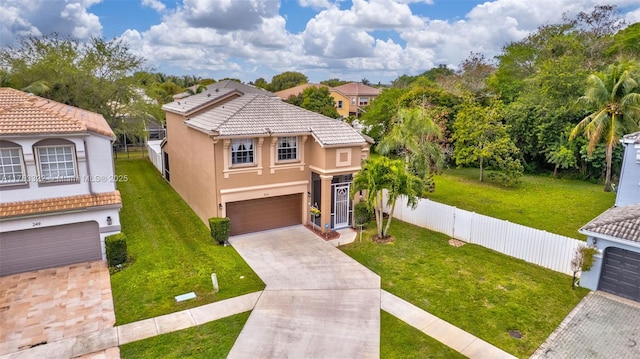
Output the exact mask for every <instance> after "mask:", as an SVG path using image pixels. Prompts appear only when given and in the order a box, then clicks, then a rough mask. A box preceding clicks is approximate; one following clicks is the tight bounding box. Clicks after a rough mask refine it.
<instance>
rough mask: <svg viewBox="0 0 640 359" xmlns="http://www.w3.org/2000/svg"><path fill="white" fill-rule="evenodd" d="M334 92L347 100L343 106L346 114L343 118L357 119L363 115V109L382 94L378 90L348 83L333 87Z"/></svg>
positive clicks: (357, 83)
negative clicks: (352, 117) (354, 117)
mask: <svg viewBox="0 0 640 359" xmlns="http://www.w3.org/2000/svg"><path fill="white" fill-rule="evenodd" d="M334 90H335V91H338V92H339V93H341V94H342V95H344V96H345V97H347V98H348V103H346V104H344V107H345V108H346V109H347V110H348V113H347V116H344V117H348V116H356V117H359V116H360V114H362V113H363V107H365V106H367V105H369V104H370V103H371V102H372V101H373V100H374V99H375V98H376V97H377V96H378V95H380V93H381V92H382V90H380V89H377V88H375V87H371V86H367V85H363V84H361V83H359V82H350V83H348V84H344V85H342V86H338V87H335V88H334ZM345 112H346V111H345ZM338 113H340V114H341V115H342V112H340V111H338Z"/></svg>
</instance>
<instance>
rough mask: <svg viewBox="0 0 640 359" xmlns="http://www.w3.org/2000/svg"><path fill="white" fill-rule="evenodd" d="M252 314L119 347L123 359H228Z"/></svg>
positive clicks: (235, 316) (232, 317)
mask: <svg viewBox="0 0 640 359" xmlns="http://www.w3.org/2000/svg"><path fill="white" fill-rule="evenodd" d="M248 318H249V312H246V313H241V314H236V315H234V316H231V317H227V318H222V319H218V320H216V321H213V322H209V323H206V324H202V325H198V326H196V327H191V328H187V329H183V330H180V331H177V332H173V333H167V334H162V335H158V336H156V337H151V338H147V339H144V340H140V341H137V342H133V343H129V344H125V345H121V346H120V356H121V357H122V358H123V359H127V358H135V359H138V358H140V359H147V358H148V359H156V358H176V359H179V358H207V359H214V358H226V357H227V355H229V352H230V351H231V348H232V347H233V343H235V342H236V339H237V338H238V335H240V331H241V330H242V327H244V323H245V322H246V321H247V319H248Z"/></svg>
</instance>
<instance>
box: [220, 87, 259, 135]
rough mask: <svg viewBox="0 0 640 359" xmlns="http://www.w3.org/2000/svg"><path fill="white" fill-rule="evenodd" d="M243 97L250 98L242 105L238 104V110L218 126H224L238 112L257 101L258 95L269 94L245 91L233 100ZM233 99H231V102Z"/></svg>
mask: <svg viewBox="0 0 640 359" xmlns="http://www.w3.org/2000/svg"><path fill="white" fill-rule="evenodd" d="M243 97H246V98H249V100H248V101H246V102H245V103H244V104H243V105H242V106H238V109H237V110H235V111H234V112H233V113H231V114H230V115H229V116H227V118H226V119H225V120H224V121H222V122H220V124H218V126H217V127H218V128H220V127H222V126H223V125H224V124H226V123H227V122H229V121H231V119H233V118H234V117H235V116H236V115H237V114H238V112H240V111H242V110H243V109H244V108H246V107H247V106H248V105H249V104H251V103H253V101H255V99H256V98H258V97H264V98H268V96H264V95H261V94H257V93H251V94H247V93H245V94H242V96H240V97H238V98H235V99H233V100H237V99H241V98H243ZM233 100H231V101H233ZM231 101H229V102H231ZM224 105H225V104H224V103H223V104H222V105H221V106H223V107H224ZM216 107H217V106H216Z"/></svg>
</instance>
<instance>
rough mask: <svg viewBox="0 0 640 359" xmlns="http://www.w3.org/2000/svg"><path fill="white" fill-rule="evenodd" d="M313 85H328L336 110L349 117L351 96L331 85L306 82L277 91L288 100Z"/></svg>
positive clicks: (318, 86) (277, 94)
mask: <svg viewBox="0 0 640 359" xmlns="http://www.w3.org/2000/svg"><path fill="white" fill-rule="evenodd" d="M312 86H313V87H316V88H320V87H327V88H328V89H329V95H330V96H331V97H332V98H333V100H334V101H335V103H336V111H338V114H339V115H340V116H341V117H343V118H347V117H349V103H350V102H351V100H350V99H349V97H347V96H346V95H345V94H343V93H342V92H340V91H338V90H336V89H335V88H333V87H329V86H327V85H322V84H310V83H306V84H302V85H298V86H295V87H292V88H288V89H286V90H282V91H278V92H276V96H278V97H280V99H282V100H286V99H288V98H289V97H291V96H298V95H299V94H301V93H302V92H303V91H304V90H305V89H307V88H309V87H312Z"/></svg>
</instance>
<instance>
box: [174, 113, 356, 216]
mask: <svg viewBox="0 0 640 359" xmlns="http://www.w3.org/2000/svg"><path fill="white" fill-rule="evenodd" d="M305 137H306V139H305ZM275 140H277V137H275V136H274V137H271V136H267V137H262V138H261V139H260V138H254V146H255V148H256V155H255V158H254V159H255V162H256V165H253V166H240V167H233V166H231V165H230V157H227V158H226V159H225V156H230V155H229V152H230V149H229V143H230V142H227V144H226V146H227V150H226V151H225V139H216V140H215V141H214V139H212V138H210V137H209V136H208V135H207V134H205V133H204V132H201V131H197V130H194V129H191V128H189V127H187V126H186V125H184V124H183V117H182V116H179V115H176V114H172V113H167V143H166V144H165V146H164V147H163V151H165V152H167V153H168V154H169V162H170V176H171V181H170V183H171V186H172V187H173V188H174V189H175V190H176V191H177V192H178V193H179V194H180V196H181V197H182V198H183V199H184V200H185V201H186V202H187V203H188V204H189V205H190V206H191V208H192V209H193V210H194V211H195V212H196V214H197V215H198V216H199V217H200V218H201V219H202V221H203V222H204V223H205V224H206V223H207V220H208V218H211V217H217V216H224V215H225V213H226V203H228V202H233V201H240V200H247V199H253V198H264V197H270V196H280V195H285V194H294V193H302V194H303V195H302V196H301V197H302V201H303V206H302V208H303V209H304V210H303V212H304V213H302V218H301V221H302V222H303V223H307V222H308V220H309V214H308V208H309V205H310V203H309V198H308V196H307V193H308V192H310V191H311V187H310V182H311V171H315V172H317V173H319V174H321V175H323V176H325V177H326V180H325V181H323V189H322V191H323V208H322V211H323V215H324V214H325V213H326V214H327V216H328V215H329V214H330V199H331V176H332V175H338V174H348V173H354V172H355V171H357V170H358V169H359V168H360V160H361V157H362V153H363V152H362V150H363V147H362V146H360V145H358V146H351V147H341V148H322V147H321V146H320V144H319V143H317V142H316V141H315V139H314V138H313V136H311V135H310V134H309V135H304V134H301V135H299V136H298V144H299V161H288V162H283V163H273V164H272V158H275V157H274V156H276V150H277V146H276V142H275ZM227 141H230V140H229V139H227ZM260 142H261V145H260ZM260 146H261V148H260ZM258 150H259V151H260V155H259V154H258V153H257V152H258ZM367 153H368V152H367ZM346 157H349V158H350V161H349V162H348V163H346V162H343V163H340V160H341V159H342V160H344V159H346ZM225 162H226V163H227V165H228V166H229V168H228V170H227V171H225ZM274 162H275V161H274ZM325 182H326V183H325ZM327 196H328V197H327ZM219 204H221V205H222V209H219ZM327 218H329V217H327ZM326 221H328V220H325V219H323V222H326Z"/></svg>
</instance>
